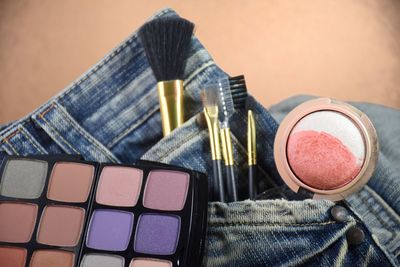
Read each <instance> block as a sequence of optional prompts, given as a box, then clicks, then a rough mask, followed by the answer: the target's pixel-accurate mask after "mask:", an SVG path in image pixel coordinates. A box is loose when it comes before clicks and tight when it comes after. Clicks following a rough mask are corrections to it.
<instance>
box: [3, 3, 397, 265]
mask: <svg viewBox="0 0 400 267" xmlns="http://www.w3.org/2000/svg"><path fill="white" fill-rule="evenodd" d="M158 16H176V13H175V12H174V11H173V10H171V9H166V10H163V11H161V12H159V13H158V14H157V15H156V17H158ZM221 75H224V72H223V71H222V70H221V69H220V68H219V67H218V66H217V65H216V64H215V63H214V61H213V60H212V58H211V57H210V55H209V54H208V52H207V51H206V50H205V49H204V47H203V46H202V45H201V44H200V42H199V41H198V40H197V39H196V38H193V42H192V47H191V51H190V58H189V60H188V64H187V66H186V69H185V80H184V84H185V90H186V91H185V97H186V105H187V106H186V111H187V118H189V119H188V120H187V122H186V123H185V124H184V125H183V126H182V127H180V128H178V129H176V130H175V131H174V132H173V133H172V134H171V135H169V136H167V137H164V138H163V137H162V132H161V127H160V125H161V120H160V113H159V105H158V96H157V92H156V89H155V85H156V80H155V78H154V76H153V74H152V71H151V69H150V67H149V66H148V63H147V61H146V57H145V54H144V51H143V48H142V46H141V43H140V42H139V40H138V38H137V35H136V33H134V34H133V35H132V36H130V37H129V38H128V39H127V40H125V41H124V42H123V43H122V44H120V45H119V46H118V47H117V48H116V49H115V50H113V51H112V52H111V53H110V54H109V55H107V56H106V57H105V58H104V59H102V60H101V61H100V62H99V63H98V64H96V65H95V66H94V67H93V68H92V69H90V70H89V71H88V72H87V73H85V74H84V75H83V76H82V77H80V78H79V79H78V80H76V81H75V82H73V83H72V84H71V85H70V86H69V87H68V88H66V89H65V90H64V91H63V92H62V93H60V94H59V95H58V96H56V97H54V98H53V99H51V100H50V101H48V102H47V103H46V104H44V105H43V106H42V107H40V108H39V109H37V110H35V111H34V112H32V113H31V114H29V115H27V116H26V117H25V118H23V119H21V120H18V121H15V122H12V123H11V124H9V125H6V126H3V127H1V128H0V140H1V143H0V150H1V151H3V152H4V153H7V154H17V155H26V154H50V153H69V154H81V155H83V157H84V158H85V159H87V160H96V161H101V162H122V163H128V164H129V163H133V162H135V161H136V160H137V159H140V158H142V159H148V160H155V161H160V162H164V163H171V164H175V165H180V166H183V167H187V168H191V169H195V170H199V171H202V172H207V173H212V171H211V159H210V152H209V143H208V131H207V129H206V127H205V126H204V125H203V123H200V122H199V121H201V120H198V119H197V118H198V114H199V113H200V112H201V110H202V107H201V102H200V90H201V88H202V85H204V84H205V83H207V82H208V81H210V80H212V79H216V78H217V77H220V76H221ZM305 99H306V98H305V97H297V98H292V99H289V100H287V101H285V102H283V103H281V104H279V105H277V106H274V107H272V108H271V110H270V112H271V113H270V112H268V111H267V110H266V109H265V108H264V107H262V106H261V105H260V104H258V103H257V101H256V100H255V99H253V98H251V97H250V99H249V108H251V109H252V110H253V111H254V113H255V116H256V118H257V120H256V123H257V125H256V126H257V130H258V133H257V135H258V136H257V139H258V146H257V151H258V154H259V162H258V175H259V179H260V180H261V181H262V182H261V184H260V188H262V189H263V190H267V192H269V193H268V194H266V196H269V197H266V198H267V199H265V200H260V201H250V200H243V199H245V194H246V191H247V189H246V188H247V184H246V183H247V179H246V170H245V168H243V167H242V166H246V158H247V157H246V149H245V144H246V132H245V130H244V129H245V120H246V119H245V118H246V116H245V115H246V114H245V113H244V112H242V111H239V112H237V113H236V114H235V115H234V117H233V118H232V124H231V130H232V140H233V143H234V153H235V159H236V165H235V168H236V171H237V173H238V187H239V195H240V198H241V199H242V201H239V202H235V203H219V202H215V203H210V204H209V220H208V233H207V249H206V255H205V262H204V265H207V266H297V265H309V266H350V265H351V266H367V265H369V266H378V265H379V266H389V265H399V264H400V261H399V260H400V259H399V258H400V219H399V211H400V187H399V182H400V176H399V173H400V169H399V167H398V163H399V162H400V152H399V149H398V146H399V145H400V139H399V136H400V123H399V122H400V112H399V111H396V110H393V109H389V108H385V107H382V106H377V105H372V104H356V106H358V107H359V108H360V109H361V110H363V111H365V112H366V113H367V114H368V115H369V116H370V118H371V119H372V121H373V122H374V123H375V126H376V128H377V130H378V134H379V138H380V143H381V151H380V158H379V163H378V169H377V170H376V172H375V174H374V177H373V178H372V179H371V180H370V182H369V183H368V185H367V186H365V187H364V188H363V189H362V190H361V191H359V192H358V193H356V194H354V195H352V196H351V197H349V198H348V199H347V200H346V201H345V202H343V203H341V204H340V205H342V206H343V207H345V208H346V209H347V211H348V213H349V216H348V217H347V218H346V219H344V220H337V219H335V218H334V217H333V216H332V215H331V213H330V210H331V208H332V207H334V206H335V205H337V204H335V203H333V202H331V201H325V200H299V199H298V197H297V196H296V195H295V194H293V193H291V192H290V191H289V190H288V189H287V187H286V186H285V185H284V184H283V182H282V180H281V178H280V177H279V174H278V173H277V170H276V167H275V164H274V160H273V142H274V136H275V132H276V130H277V127H278V123H277V121H279V120H281V119H282V117H283V116H284V115H285V114H286V113H287V112H289V111H290V110H291V109H292V108H293V107H294V106H295V105H297V104H299V103H300V102H302V101H304V100H305ZM210 179H211V177H210ZM268 198H269V199H268ZM354 227H357V229H358V230H359V231H362V232H363V233H364V234H365V238H364V239H363V240H362V242H361V243H360V244H358V245H351V244H350V243H349V242H348V239H347V237H346V236H347V233H348V232H349V230H351V229H354Z"/></svg>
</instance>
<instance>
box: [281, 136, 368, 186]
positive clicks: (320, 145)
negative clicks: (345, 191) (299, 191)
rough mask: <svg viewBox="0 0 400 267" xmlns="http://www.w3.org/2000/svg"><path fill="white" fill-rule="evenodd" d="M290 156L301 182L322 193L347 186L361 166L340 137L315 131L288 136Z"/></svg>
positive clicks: (291, 164) (291, 165) (290, 161)
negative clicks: (322, 191)
mask: <svg viewBox="0 0 400 267" xmlns="http://www.w3.org/2000/svg"><path fill="white" fill-rule="evenodd" d="M287 157H288V161H289V165H290V167H291V169H292V171H293V172H294V173H295V174H296V176H297V177H298V178H299V179H300V180H301V181H302V182H304V183H305V184H307V185H309V186H311V187H313V188H316V189H321V190H333V189H336V188H339V187H342V186H344V185H346V184H348V183H349V182H351V181H352V180H353V179H354V178H355V177H356V176H357V175H358V173H359V172H360V169H361V165H362V164H361V165H360V164H359V163H358V162H357V158H356V157H355V156H354V154H353V153H352V152H351V151H350V150H349V149H348V148H347V147H346V146H345V145H344V144H343V143H342V142H341V141H340V140H339V139H338V138H336V137H334V136H332V135H330V134H328V133H325V132H317V131H312V130H303V131H298V132H296V133H292V134H291V135H290V136H289V140H288V143H287Z"/></svg>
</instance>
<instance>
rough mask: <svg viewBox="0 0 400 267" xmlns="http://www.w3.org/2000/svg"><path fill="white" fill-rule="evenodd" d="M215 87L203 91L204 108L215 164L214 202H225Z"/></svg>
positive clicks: (212, 157)
mask: <svg viewBox="0 0 400 267" xmlns="http://www.w3.org/2000/svg"><path fill="white" fill-rule="evenodd" d="M216 89H217V88H215V87H212V86H211V87H207V86H206V88H205V89H203V92H202V100H203V106H204V116H205V118H206V121H207V126H208V133H209V138H210V149H211V159H212V162H213V183H212V187H213V188H212V190H210V191H211V192H212V193H211V194H212V196H211V198H212V200H214V201H221V202H225V188H224V181H223V177H222V156H221V144H220V139H219V121H218V116H219V110H218V91H217V90H216Z"/></svg>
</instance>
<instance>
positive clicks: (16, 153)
mask: <svg viewBox="0 0 400 267" xmlns="http://www.w3.org/2000/svg"><path fill="white" fill-rule="evenodd" d="M5 143H6V144H7V145H8V146H9V147H10V148H11V150H12V151H13V152H14V154H15V155H17V156H18V155H19V153H18V151H17V150H16V149H15V147H14V146H13V145H12V144H11V143H10V142H9V141H8V140H7V139H6V140H5Z"/></svg>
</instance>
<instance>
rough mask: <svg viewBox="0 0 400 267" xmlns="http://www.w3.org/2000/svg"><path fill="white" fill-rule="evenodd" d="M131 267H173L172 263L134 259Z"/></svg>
mask: <svg viewBox="0 0 400 267" xmlns="http://www.w3.org/2000/svg"><path fill="white" fill-rule="evenodd" d="M129 267H172V262H170V261H163V260H157V259H133V260H132V261H131V264H130V265H129Z"/></svg>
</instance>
